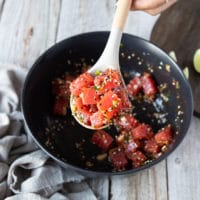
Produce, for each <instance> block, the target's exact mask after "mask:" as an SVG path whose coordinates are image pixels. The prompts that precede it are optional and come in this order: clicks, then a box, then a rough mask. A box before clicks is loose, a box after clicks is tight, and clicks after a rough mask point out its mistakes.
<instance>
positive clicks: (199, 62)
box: [193, 49, 200, 73]
mask: <svg viewBox="0 0 200 200" xmlns="http://www.w3.org/2000/svg"><path fill="white" fill-rule="evenodd" d="M193 64H194V69H195V70H196V71H197V72H198V73H200V49H197V50H196V51H195V53H194V57H193Z"/></svg>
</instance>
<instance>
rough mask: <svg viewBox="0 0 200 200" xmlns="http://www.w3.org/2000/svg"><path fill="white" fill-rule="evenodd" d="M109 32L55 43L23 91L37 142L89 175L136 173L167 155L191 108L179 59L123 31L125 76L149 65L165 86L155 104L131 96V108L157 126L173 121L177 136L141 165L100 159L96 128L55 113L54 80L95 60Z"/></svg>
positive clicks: (184, 128)
mask: <svg viewBox="0 0 200 200" xmlns="http://www.w3.org/2000/svg"><path fill="white" fill-rule="evenodd" d="M108 35H109V32H93V33H86V34H81V35H77V36H74V37H71V38H69V39H66V40H63V41H61V42H59V43H58V44H56V45H54V46H53V47H52V48H50V49H49V50H47V51H46V52H45V53H44V54H43V55H42V56H40V58H39V59H38V60H37V61H36V62H35V64H34V65H33V66H32V68H31V70H30V71H29V73H28V75H27V77H26V81H25V84H24V88H23V92H22V104H21V105H22V111H23V115H24V122H25V126H26V130H27V132H28V133H29V134H31V135H32V137H33V138H34V141H35V142H36V143H37V145H38V146H39V147H40V148H41V149H42V150H43V151H44V152H46V153H47V154H48V155H49V156H50V157H52V158H53V159H54V160H56V161H57V162H58V163H60V164H61V165H62V166H63V167H71V168H73V169H75V170H77V171H79V172H81V173H83V174H84V175H90V176H91V175H115V174H128V173H135V172H137V171H140V170H143V169H145V168H149V167H150V166H152V165H154V164H156V163H158V162H160V161H161V160H163V159H165V158H166V157H167V156H168V155H169V154H170V153H171V152H172V151H173V150H174V149H175V148H176V147H177V146H178V145H179V144H180V142H181V141H182V139H183V138H184V136H185V134H186V132H187V130H188V127H189V124H190V121H191V117H192V112H193V98H192V93H191V88H190V86H189V84H188V81H187V80H186V79H185V77H184V75H183V73H182V71H181V70H180V68H179V67H178V66H177V64H176V63H175V62H174V61H173V60H172V59H171V58H170V57H169V56H168V55H167V54H166V53H165V52H163V51H162V50H161V49H159V48H158V47H156V46H155V45H153V44H151V43H149V42H148V41H145V40H143V39H141V38H138V37H135V36H132V35H128V34H124V35H123V39H122V44H121V47H120V65H121V70H122V74H123V75H124V79H125V82H126V83H128V81H129V80H130V79H131V78H132V77H133V76H135V75H136V74H138V73H143V72H144V71H147V72H150V73H152V75H153V77H154V78H155V80H156V83H157V84H158V85H159V86H161V88H164V89H163V92H162V95H158V96H157V97H156V103H154V104H152V103H150V102H148V101H136V100H135V101H133V105H134V107H135V108H134V110H133V112H134V113H135V114H136V117H137V118H138V119H139V120H140V121H141V122H146V123H149V124H151V126H152V127H153V130H154V131H155V132H156V131H157V130H158V129H160V128H161V127H163V126H165V125H166V124H171V125H172V126H173V130H174V135H175V136H174V138H175V141H174V142H173V144H172V145H171V146H170V148H169V149H168V151H167V152H166V153H164V154H163V155H161V156H160V157H159V158H157V159H155V160H153V161H152V162H150V163H148V164H146V165H144V166H142V167H139V168H135V169H131V168H129V169H127V170H125V171H121V172H117V171H115V170H114V169H113V167H112V165H111V164H110V162H108V161H107V160H105V161H101V162H100V161H96V156H97V155H98V154H100V153H101V152H100V150H99V149H98V148H97V147H96V146H95V145H93V144H91V143H90V142H89V141H90V138H91V136H92V133H93V131H91V130H88V129H85V128H83V127H81V126H80V125H79V124H78V123H77V122H76V121H75V120H74V119H73V117H72V115H71V112H70V110H68V114H67V116H66V117H58V116H55V115H53V113H52V107H53V96H52V94H51V81H52V80H53V79H54V78H55V77H60V76H62V75H63V74H65V73H69V74H71V75H78V74H80V73H82V68H85V66H86V65H93V64H94V63H95V61H96V60H97V59H98V58H99V56H100V55H101V53H102V50H103V49H104V46H105V43H106V41H107V38H108ZM163 86H164V87H163ZM166 86H167V87H166ZM158 116H159V117H160V118H161V119H160V118H157V117H158ZM107 131H108V132H109V133H110V134H111V135H112V136H113V137H114V135H116V134H117V132H116V130H115V128H114V127H111V128H110V129H107Z"/></svg>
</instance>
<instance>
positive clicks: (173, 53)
mask: <svg viewBox="0 0 200 200" xmlns="http://www.w3.org/2000/svg"><path fill="white" fill-rule="evenodd" d="M169 56H170V57H171V58H172V59H173V60H174V61H175V62H177V58H176V53H175V52H174V51H170V52H169Z"/></svg>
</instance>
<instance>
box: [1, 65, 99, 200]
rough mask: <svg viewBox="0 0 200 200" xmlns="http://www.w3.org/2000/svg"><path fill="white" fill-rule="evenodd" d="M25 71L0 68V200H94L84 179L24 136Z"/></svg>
mask: <svg viewBox="0 0 200 200" xmlns="http://www.w3.org/2000/svg"><path fill="white" fill-rule="evenodd" d="M26 73H27V69H25V68H22V67H19V66H15V65H7V64H0V200H1V199H6V200H27V199H34V200H45V199H51V200H68V199H70V200H80V199H83V197H84V199H87V200H95V199H97V198H98V199H99V198H101V197H96V195H95V194H94V192H93V191H92V189H91V188H90V187H89V185H88V184H87V182H86V180H85V177H83V176H82V175H80V174H78V173H77V172H75V171H72V170H71V169H64V168H62V167H60V166H59V165H58V164H57V163H56V162H54V161H53V160H52V159H50V158H49V157H48V156H47V155H46V154H45V153H43V152H42V151H41V150H40V149H38V147H37V146H36V145H35V144H34V142H33V141H32V138H31V137H30V136H29V135H27V134H26V133H24V131H23V123H22V115H21V113H20V111H19V96H20V91H21V88H22V85H23V81H24V78H25V76H26Z"/></svg>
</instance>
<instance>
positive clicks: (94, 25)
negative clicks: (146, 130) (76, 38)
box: [0, 0, 200, 200]
mask: <svg viewBox="0 0 200 200" xmlns="http://www.w3.org/2000/svg"><path fill="white" fill-rule="evenodd" d="M114 3H115V0H0V62H6V63H15V64H18V65H20V66H22V67H25V68H30V66H31V65H32V64H33V62H34V61H35V59H36V58H37V57H38V56H39V55H40V54H41V53H42V52H44V51H45V50H46V49H47V48H48V47H50V46H51V45H53V44H54V43H55V42H57V41H60V40H62V39H64V38H66V37H69V36H71V35H74V34H78V33H82V32H88V31H95V30H109V28H110V24H111V21H112V16H113V11H114V6H113V5H114ZM185 12H187V9H186V10H185ZM199 12H200V11H199ZM131 17H132V16H130V18H129V21H128V25H127V30H126V32H129V33H132V34H133V33H134V34H137V35H139V36H142V37H146V38H148V37H150V31H151V30H149V31H148V30H147V31H145V32H144V31H143V29H142V27H140V26H139V25H138V24H137V29H134V23H137V22H138V21H137V18H136V19H135V18H134V19H132V18H131ZM155 19H156V18H147V19H145V20H146V23H149V22H153V20H155ZM148 20H149V21H148ZM172 20H176V19H175V18H174V19H172ZM141 26H145V24H144V23H143V25H142V23H141ZM177 34H180V33H177ZM188 34H189V33H188ZM185 51H190V50H189V49H185ZM199 153H200V120H199V119H198V118H196V117H193V119H192V123H191V126H190V129H189V131H188V134H187V135H186V137H185V139H184V141H183V142H182V143H181V145H180V146H179V147H178V148H177V149H176V150H175V152H173V153H172V154H171V155H170V156H169V157H168V158H167V159H166V160H164V161H163V162H161V163H159V164H157V165H156V166H154V167H152V168H151V169H148V170H145V171H143V172H140V173H138V174H136V175H129V176H120V177H111V178H98V179H92V180H91V179H90V180H88V183H89V184H90V185H91V187H92V188H93V190H94V192H95V193H96V194H98V195H99V196H100V197H101V198H100V199H102V200H104V199H105V200H107V199H112V200H118V199H119V200H125V199H127V200H132V199H133V200H156V199H157V200H168V199H169V200H199V199H200V158H199ZM83 199H84V197H83Z"/></svg>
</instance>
